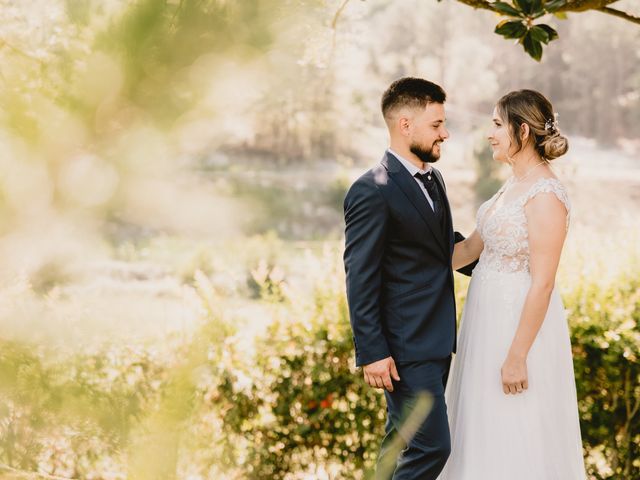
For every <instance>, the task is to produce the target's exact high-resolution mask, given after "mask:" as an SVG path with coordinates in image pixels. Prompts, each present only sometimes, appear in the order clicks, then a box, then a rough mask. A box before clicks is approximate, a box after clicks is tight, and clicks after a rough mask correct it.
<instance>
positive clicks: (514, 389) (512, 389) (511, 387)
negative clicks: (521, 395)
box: [509, 383, 518, 394]
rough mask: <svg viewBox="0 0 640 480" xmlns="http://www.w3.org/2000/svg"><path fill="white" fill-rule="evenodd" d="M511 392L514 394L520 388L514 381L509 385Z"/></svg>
mask: <svg viewBox="0 0 640 480" xmlns="http://www.w3.org/2000/svg"><path fill="white" fill-rule="evenodd" d="M509 392H511V393H513V394H516V393H518V390H517V389H516V386H515V384H513V383H512V384H511V385H509Z"/></svg>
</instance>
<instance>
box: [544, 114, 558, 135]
mask: <svg viewBox="0 0 640 480" xmlns="http://www.w3.org/2000/svg"><path fill="white" fill-rule="evenodd" d="M544 129H545V131H547V132H550V133H558V131H559V129H560V125H559V124H558V114H557V113H554V114H553V118H549V119H547V121H546V122H544Z"/></svg>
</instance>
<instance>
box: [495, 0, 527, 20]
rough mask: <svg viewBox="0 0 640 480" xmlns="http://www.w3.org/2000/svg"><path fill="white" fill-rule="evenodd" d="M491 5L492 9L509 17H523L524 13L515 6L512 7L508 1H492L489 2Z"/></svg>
mask: <svg viewBox="0 0 640 480" xmlns="http://www.w3.org/2000/svg"><path fill="white" fill-rule="evenodd" d="M491 6H492V7H493V9H494V10H495V11H497V12H499V13H501V14H503V15H508V16H509V17H523V16H524V14H523V13H522V12H521V11H520V10H517V9H515V8H513V7H512V6H511V5H509V4H508V3H505V2H493V3H492V4H491Z"/></svg>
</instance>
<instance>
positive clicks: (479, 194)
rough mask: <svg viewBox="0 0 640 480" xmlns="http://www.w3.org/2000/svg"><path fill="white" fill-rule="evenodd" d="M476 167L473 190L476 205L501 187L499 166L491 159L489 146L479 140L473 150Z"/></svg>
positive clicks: (483, 140)
mask: <svg viewBox="0 0 640 480" xmlns="http://www.w3.org/2000/svg"><path fill="white" fill-rule="evenodd" d="M473 159H474V160H475V167H476V181H475V184H474V187H473V188H474V190H475V195H476V205H477V206H480V205H481V204H482V203H483V202H485V201H486V200H488V199H490V198H491V197H492V196H493V195H494V194H495V193H496V192H497V191H498V189H499V188H500V187H501V186H502V183H503V182H502V179H501V178H500V174H499V170H500V164H499V163H498V162H496V161H495V160H494V159H493V150H492V149H491V145H490V144H489V143H487V141H486V140H485V139H483V138H482V139H480V140H479V141H478V142H477V143H476V147H475V148H474V150H473Z"/></svg>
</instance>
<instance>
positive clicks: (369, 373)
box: [362, 357, 400, 392]
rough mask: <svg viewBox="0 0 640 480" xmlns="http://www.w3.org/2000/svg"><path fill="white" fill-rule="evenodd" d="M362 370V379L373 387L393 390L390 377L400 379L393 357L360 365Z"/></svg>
mask: <svg viewBox="0 0 640 480" xmlns="http://www.w3.org/2000/svg"><path fill="white" fill-rule="evenodd" d="M362 370H363V371H364V380H365V382H367V383H368V384H369V385H371V386H372V387H375V388H384V389H386V390H388V391H389V392H393V383H391V378H393V379H394V380H395V381H396V382H398V381H400V375H398V370H397V369H396V362H394V361H393V358H391V357H387V358H383V359H382V360H378V361H377V362H373V363H370V364H369V365H365V366H364V367H362Z"/></svg>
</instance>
